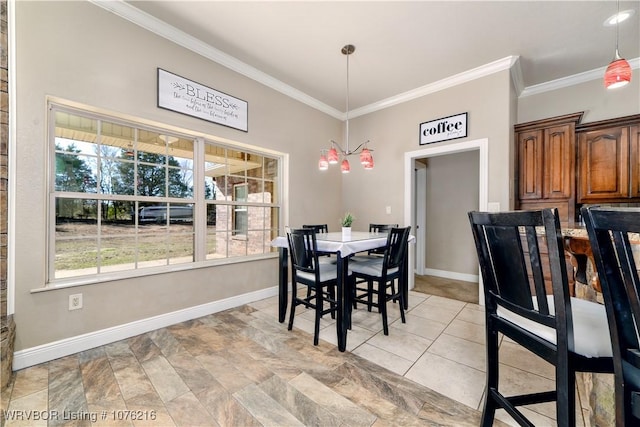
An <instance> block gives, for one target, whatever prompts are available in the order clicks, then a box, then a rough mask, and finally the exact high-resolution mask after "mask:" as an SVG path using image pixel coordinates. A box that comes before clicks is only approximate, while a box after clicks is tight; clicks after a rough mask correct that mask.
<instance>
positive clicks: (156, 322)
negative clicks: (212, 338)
mask: <svg viewBox="0 0 640 427" xmlns="http://www.w3.org/2000/svg"><path fill="white" fill-rule="evenodd" d="M276 295H278V287H277V286H274V287H272V288H266V289H261V290H259V291H255V292H249V293H246V294H242V295H238V296H235V297H231V298H226V299H223V300H219V301H213V302H210V303H206V304H202V305H198V306H195V307H189V308H185V309H183V310H178V311H174V312H171V313H165V314H161V315H159V316H154V317H149V318H147V319H142V320H137V321H135V322H131V323H126V324H124V325H118V326H114V327H111V328H107V329H102V330H100V331H95V332H90V333H88V334H84V335H78V336H75V337H71V338H65V339H62V340H59V341H54V342H51V343H48V344H43V345H39V346H37V347H32V348H27V349H24V350H20V351H16V352H15V353H14V354H13V370H14V371H16V370H19V369H23V368H27V367H29V366H33V365H38V364H40V363H45V362H49V361H50V360H54V359H58V358H60V357H64V356H68V355H70V354H74V353H78V352H80V351H84V350H88V349H90V348H94V347H99V346H101V345H105V344H110V343H112V342H116V341H120V340H123V339H126V338H130V337H133V336H136V335H140V334H144V333H146V332H150V331H154V330H156V329H160V328H164V327H167V326H171V325H174V324H176V323H180V322H185V321H187V320H191V319H197V318H198V317H203V316H207V315H209V314H212V313H217V312H220V311H223V310H228V309H230V308H234V307H239V306H241V305H243V304H249V303H251V302H254V301H259V300H261V299H265V298H269V297H272V296H276Z"/></svg>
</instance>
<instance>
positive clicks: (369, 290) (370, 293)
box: [367, 279, 379, 311]
mask: <svg viewBox="0 0 640 427" xmlns="http://www.w3.org/2000/svg"><path fill="white" fill-rule="evenodd" d="M378 301H379V300H378ZM371 307H373V280H371V279H369V280H368V281H367V311H371Z"/></svg>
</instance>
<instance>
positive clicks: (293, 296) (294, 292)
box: [287, 282, 308, 330]
mask: <svg viewBox="0 0 640 427" xmlns="http://www.w3.org/2000/svg"><path fill="white" fill-rule="evenodd" d="M291 288H292V289H291V308H290V310H291V311H290V313H289V326H288V327H287V329H288V330H291V329H292V328H293V317H294V316H295V315H296V298H297V297H298V295H297V292H298V287H297V286H296V283H295V282H293V283H291ZM307 292H308V290H307Z"/></svg>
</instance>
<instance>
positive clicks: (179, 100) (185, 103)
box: [158, 68, 249, 132]
mask: <svg viewBox="0 0 640 427" xmlns="http://www.w3.org/2000/svg"><path fill="white" fill-rule="evenodd" d="M158 108H164V109H166V110H170V111H175V112H176V113H181V114H186V115H187V116H192V117H197V118H199V119H202V120H206V121H208V122H213V123H216V124H219V125H222V126H227V127H230V128H234V129H238V130H241V131H243V132H248V131H249V125H248V118H249V117H248V116H249V104H248V103H247V101H244V100H242V99H239V98H235V97H233V96H231V95H228V94H226V93H224V92H220V91H218V90H215V89H212V88H210V87H207V86H204V85H201V84H200V83H196V82H194V81H191V80H188V79H185V78H184V77H181V76H179V75H177V74H173V73H170V72H169V71H166V70H163V69H162V68H158Z"/></svg>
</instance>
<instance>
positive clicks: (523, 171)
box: [515, 113, 582, 222]
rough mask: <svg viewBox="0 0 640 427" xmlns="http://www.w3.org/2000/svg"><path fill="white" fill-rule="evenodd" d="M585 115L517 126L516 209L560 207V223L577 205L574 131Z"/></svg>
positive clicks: (568, 116)
mask: <svg viewBox="0 0 640 427" xmlns="http://www.w3.org/2000/svg"><path fill="white" fill-rule="evenodd" d="M581 118H582V113H576V114H569V115H566V116H560V117H553V118H550V119H545V120H538V121H535V122H529V123H523V124H519V125H516V126H515V134H516V135H515V137H516V145H517V149H516V156H517V160H516V167H517V173H516V181H517V184H516V189H517V190H516V191H517V194H516V200H517V202H516V208H518V209H539V208H542V207H557V208H558V210H559V213H560V215H561V220H562V221H564V222H566V221H568V220H569V218H572V217H573V212H574V210H573V207H574V205H575V162H574V158H575V128H576V124H577V123H578V122H579V121H580V119H581Z"/></svg>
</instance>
